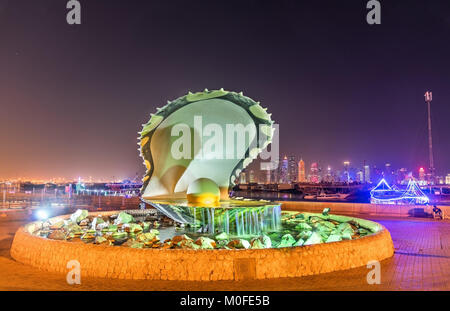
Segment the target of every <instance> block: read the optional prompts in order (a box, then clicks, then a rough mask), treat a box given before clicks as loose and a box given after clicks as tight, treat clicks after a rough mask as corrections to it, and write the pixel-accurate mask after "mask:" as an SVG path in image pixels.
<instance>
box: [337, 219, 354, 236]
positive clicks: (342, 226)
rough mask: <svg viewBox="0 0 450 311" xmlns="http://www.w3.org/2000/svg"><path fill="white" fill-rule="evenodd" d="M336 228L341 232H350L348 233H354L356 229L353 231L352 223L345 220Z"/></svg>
mask: <svg viewBox="0 0 450 311" xmlns="http://www.w3.org/2000/svg"><path fill="white" fill-rule="evenodd" d="M336 229H337V230H338V231H339V232H342V233H348V234H350V235H353V234H354V231H353V228H352V226H350V224H348V223H346V222H343V223H341V224H339V226H337V228H336Z"/></svg>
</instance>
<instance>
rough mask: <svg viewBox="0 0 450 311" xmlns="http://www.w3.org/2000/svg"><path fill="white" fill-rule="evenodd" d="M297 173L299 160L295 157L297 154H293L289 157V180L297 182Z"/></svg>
mask: <svg viewBox="0 0 450 311" xmlns="http://www.w3.org/2000/svg"><path fill="white" fill-rule="evenodd" d="M297 175H298V166H297V160H296V159H295V156H293V155H291V156H289V157H288V181H289V182H291V183H293V182H297Z"/></svg>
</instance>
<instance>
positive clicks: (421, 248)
mask: <svg viewBox="0 0 450 311" xmlns="http://www.w3.org/2000/svg"><path fill="white" fill-rule="evenodd" d="M360 217H361V218H365V217H363V216H360ZM368 219H370V220H374V221H377V222H379V223H381V224H383V225H384V226H385V227H386V228H387V229H388V230H389V231H390V233H391V235H392V239H393V241H394V246H395V255H394V256H393V257H392V258H390V259H387V260H384V261H383V262H382V263H381V284H380V285H369V284H368V283H367V281H366V276H367V273H368V272H369V269H368V268H366V267H360V268H355V269H351V270H345V271H339V272H333V273H327V274H322V275H316V276H307V277H301V278H281V279H270V280H252V281H215V282H188V281H149V280H139V281H134V280H109V279H98V278H84V277H83V276H81V278H82V279H81V282H82V284H81V285H68V284H67V283H66V276H65V275H62V274H55V273H48V272H43V271H39V270H38V269H36V268H33V267H31V266H27V265H24V264H21V263H18V262H15V261H14V260H13V259H12V258H11V256H10V253H9V250H10V247H11V243H12V240H13V237H14V233H15V231H16V230H17V228H18V227H19V226H21V225H23V224H24V222H20V221H0V267H1V268H0V290H450V221H449V220H445V221H438V220H432V219H424V218H387V217H376V218H375V217H374V218H372V217H370V218H368Z"/></svg>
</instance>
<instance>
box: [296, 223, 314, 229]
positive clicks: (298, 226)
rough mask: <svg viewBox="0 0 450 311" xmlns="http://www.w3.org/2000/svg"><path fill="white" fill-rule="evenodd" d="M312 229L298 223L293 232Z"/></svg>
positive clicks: (305, 224)
mask: <svg viewBox="0 0 450 311" xmlns="http://www.w3.org/2000/svg"><path fill="white" fill-rule="evenodd" d="M311 229H312V227H311V226H310V225H308V224H307V223H306V222H302V223H299V224H298V225H296V226H295V230H298V231H301V230H311Z"/></svg>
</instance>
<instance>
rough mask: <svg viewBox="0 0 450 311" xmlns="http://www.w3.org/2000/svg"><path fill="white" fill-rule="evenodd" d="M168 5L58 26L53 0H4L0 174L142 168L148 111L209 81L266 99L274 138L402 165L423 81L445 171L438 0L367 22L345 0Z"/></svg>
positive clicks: (444, 77)
mask: <svg viewBox="0 0 450 311" xmlns="http://www.w3.org/2000/svg"><path fill="white" fill-rule="evenodd" d="M173 6H174V4H168V3H147V2H145V3H143V2H142V1H127V3H126V4H125V3H124V2H123V1H116V0H112V1H108V2H106V1H103V2H95V3H94V2H89V3H84V4H83V16H84V18H83V22H82V24H81V25H77V26H75V27H71V26H68V25H67V23H66V20H65V14H66V8H65V3H61V2H58V1H33V2H31V3H30V2H29V1H6V2H1V5H0V26H1V27H0V37H1V38H2V44H1V45H0V68H2V70H1V71H0V105H1V108H2V113H1V114H0V141H1V142H2V145H3V146H6V148H3V149H2V152H1V153H0V178H19V177H28V178H31V177H33V178H52V177H53V176H64V177H66V178H69V177H74V178H76V177H78V176H93V177H94V178H96V179H97V178H111V177H112V176H116V177H117V178H118V179H120V178H122V179H123V178H130V177H133V176H134V175H135V173H136V172H139V173H140V174H141V173H143V172H144V166H143V165H142V160H141V159H140V157H139V153H138V151H137V150H136V149H137V148H136V143H137V139H136V138H137V136H138V134H137V133H138V131H140V130H141V124H143V123H145V122H146V121H147V120H148V118H149V115H150V113H151V112H154V111H155V109H156V107H161V106H162V105H164V104H165V103H166V101H167V100H173V99H174V98H177V97H178V96H181V95H184V94H186V93H187V92H188V91H193V92H195V91H200V90H203V89H204V88H208V89H220V88H222V87H223V88H225V89H228V90H233V91H237V92H240V91H243V92H244V94H245V95H248V96H250V97H252V98H255V99H256V100H258V101H261V103H262V104H263V105H264V106H265V107H268V111H270V112H271V113H272V115H273V119H274V120H275V122H276V123H278V124H279V125H280V128H279V129H280V132H279V134H280V150H281V151H282V152H283V153H286V154H301V155H302V156H303V159H305V160H307V161H308V162H309V161H313V159H316V160H315V161H317V160H318V159H320V161H321V163H327V165H330V166H331V167H336V166H338V165H341V164H340V163H341V162H342V161H345V160H349V161H350V162H351V163H363V162H364V161H366V162H367V163H379V165H382V164H383V163H386V162H389V163H391V164H392V165H393V166H395V167H402V166H403V167H409V168H411V169H412V168H417V169H418V168H419V167H424V168H425V169H428V149H427V132H426V124H427V115H426V104H425V101H424V94H425V92H426V91H432V92H433V102H432V104H431V110H432V121H433V122H432V123H433V148H434V160H435V167H436V174H437V175H440V176H445V175H446V174H448V173H449V172H450V156H449V155H450V144H449V139H448V137H447V135H448V133H450V122H448V120H449V118H450V105H448V102H449V100H450V89H449V88H448V85H449V84H450V80H449V76H448V72H449V71H450V59H449V58H448V55H450V42H449V41H448V40H447V38H448V37H449V36H450V22H449V20H448V17H447V16H446V12H448V11H449V8H448V4H447V3H445V4H444V3H426V2H424V3H410V2H407V1H404V2H402V1H396V2H395V3H383V12H384V13H383V22H382V23H381V25H376V26H373V25H372V26H371V25H368V24H367V23H366V20H365V15H366V8H365V5H364V3H361V2H357V1H348V2H345V3H340V2H336V1H328V2H327V4H325V3H324V2H320V3H297V2H293V1H287V0H286V1H280V2H277V3H275V2H273V3H268V2H254V1H249V2H246V3H242V2H240V1H229V2H227V5H223V4H220V3H212V2H208V1H197V2H195V3H178V4H177V10H178V12H183V14H181V15H180V16H178V17H177V20H178V21H179V23H172V22H171V21H172V20H173V19H174V18H175V17H174V16H173ZM324 6H326V7H327V10H324ZM235 7H239V10H238V12H237V10H236V9H235ZM338 10H339V12H340V14H339V16H335V14H332V13H331V12H336V11H338ZM208 12H216V13H215V15H214V17H212V16H211V15H210V14H208ZM324 14H325V15H324ZM191 15H202V16H203V17H204V18H203V19H195V20H193V21H191V20H189V21H188V20H187V17H186V16H191ZM230 16H233V21H234V22H233V23H230V20H229V17H230ZM185 19H186V20H185ZM417 20H420V21H422V22H421V25H420V27H419V26H418V25H417V23H416V21H417ZM182 21H185V22H182ZM218 37H219V38H220V40H222V41H224V42H225V43H224V44H220V45H218V44H217V41H218V39H217V38H218ZM425 42H428V43H427V44H425ZM237 46H238V47H239V49H237V48H236V47H237ZM386 46H389V47H390V48H389V49H386ZM181 47H182V50H183V53H181V52H180V51H181ZM331 51H332V52H331ZM269 60H270V61H269Z"/></svg>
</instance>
